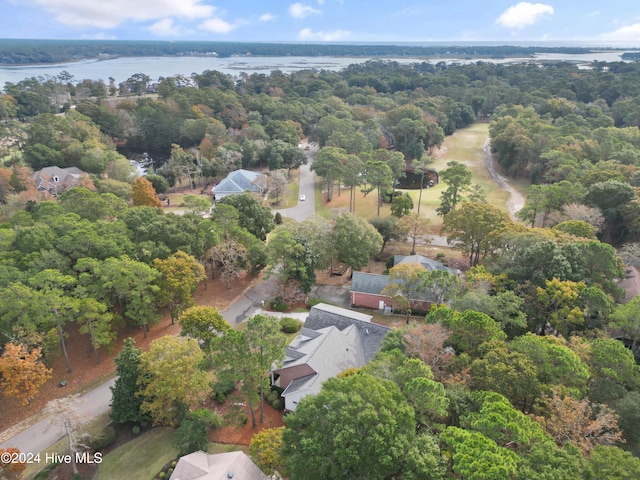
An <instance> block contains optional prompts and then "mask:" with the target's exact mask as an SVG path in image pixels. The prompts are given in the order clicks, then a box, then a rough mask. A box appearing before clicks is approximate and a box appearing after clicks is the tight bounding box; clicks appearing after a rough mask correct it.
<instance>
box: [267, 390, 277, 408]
mask: <svg viewBox="0 0 640 480" xmlns="http://www.w3.org/2000/svg"><path fill="white" fill-rule="evenodd" d="M278 397H279V395H278V392H276V391H275V390H271V391H270V392H269V393H268V394H267V402H269V404H270V405H273V402H274V401H276V400H277V399H278Z"/></svg>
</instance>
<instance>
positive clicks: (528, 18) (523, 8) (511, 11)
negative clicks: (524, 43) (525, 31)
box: [496, 2, 553, 29]
mask: <svg viewBox="0 0 640 480" xmlns="http://www.w3.org/2000/svg"><path fill="white" fill-rule="evenodd" d="M545 15H553V7H552V6H551V5H546V4H544V3H529V2H520V3H518V4H517V5H513V6H511V7H509V8H507V9H506V10H505V11H504V12H503V13H502V15H500V17H498V19H497V20H496V23H497V24H498V25H502V26H503V27H506V28H513V29H521V28H524V27H528V26H529V25H533V24H534V23H536V22H537V21H538V20H540V18H542V17H543V16H545Z"/></svg>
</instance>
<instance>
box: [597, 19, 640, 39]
mask: <svg viewBox="0 0 640 480" xmlns="http://www.w3.org/2000/svg"><path fill="white" fill-rule="evenodd" d="M600 38H602V39H603V40H616V41H632V42H637V41H638V38H640V23H634V24H633V25H627V26H625V27H620V28H618V29H617V30H614V31H613V32H609V33H603V34H602V35H600Z"/></svg>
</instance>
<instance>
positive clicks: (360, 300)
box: [351, 255, 461, 312]
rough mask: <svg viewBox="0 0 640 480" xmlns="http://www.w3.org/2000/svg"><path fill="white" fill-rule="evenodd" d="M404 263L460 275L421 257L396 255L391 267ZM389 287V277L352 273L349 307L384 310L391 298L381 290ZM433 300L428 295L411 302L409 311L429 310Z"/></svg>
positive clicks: (451, 269)
mask: <svg viewBox="0 0 640 480" xmlns="http://www.w3.org/2000/svg"><path fill="white" fill-rule="evenodd" d="M405 263H417V264H420V265H422V266H423V267H424V268H425V269H426V270H429V271H433V270H443V271H446V272H449V273H451V274H454V275H460V273H461V272H460V270H456V269H453V268H449V267H447V266H445V265H443V264H442V263H440V262H438V261H436V260H433V259H431V258H427V257H424V256H422V255H408V256H403V255H396V256H395V257H394V263H393V266H394V267H395V266H396V265H401V264H405ZM387 285H389V275H380V274H377V273H365V272H353V276H352V277H351V306H353V307H365V308H374V309H377V310H385V308H386V307H387V306H390V305H391V298H390V297H388V296H387V295H383V294H382V290H384V288H385V287H386V286H387ZM432 303H433V298H430V297H429V296H428V295H425V296H423V297H422V298H417V299H415V300H413V301H412V302H411V309H412V310H413V311H415V312H426V311H428V310H429V308H431V304H432Z"/></svg>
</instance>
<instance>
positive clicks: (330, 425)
mask: <svg viewBox="0 0 640 480" xmlns="http://www.w3.org/2000/svg"><path fill="white" fill-rule="evenodd" d="M327 412H328V413H327ZM283 440H284V444H285V446H284V454H285V456H286V457H287V460H288V464H289V467H290V469H291V478H292V479H302V478H304V479H307V480H315V479H318V480H320V479H322V480H326V479H340V478H345V476H347V477H349V478H367V479H370V480H382V479H385V478H389V477H390V476H391V475H395V474H398V472H402V471H404V470H406V469H405V467H408V465H407V464H408V463H410V461H409V460H407V452H408V451H410V449H411V447H412V446H413V445H414V442H415V441H416V434H415V418H414V413H413V409H412V408H411V407H410V406H409V404H408V403H407V401H406V400H405V399H404V397H403V396H402V394H401V392H400V390H399V389H398V387H397V386H396V385H394V384H393V383H392V382H390V381H388V380H380V379H377V378H375V377H372V376H370V375H366V374H359V375H351V376H347V377H344V378H331V379H329V380H328V381H327V382H325V383H324V384H323V386H322V390H321V391H320V393H319V394H318V395H311V396H308V397H305V398H304V399H303V400H302V401H301V402H300V403H299V405H298V407H297V409H296V411H295V412H294V413H291V414H290V415H288V416H287V419H286V428H285V430H284V434H283ZM413 453H416V454H417V452H413ZM421 458H422V457H421V456H420V454H417V458H414V459H413V460H415V461H417V462H418V463H419V461H420V459H421ZM435 464H436V465H437V464H438V462H435ZM436 471H437V470H436ZM432 475H434V477H433V478H440V476H439V475H437V474H436V473H435V471H434V472H433V473H432ZM409 478H412V477H409ZM414 478H417V477H414ZM423 478H428V477H423Z"/></svg>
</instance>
